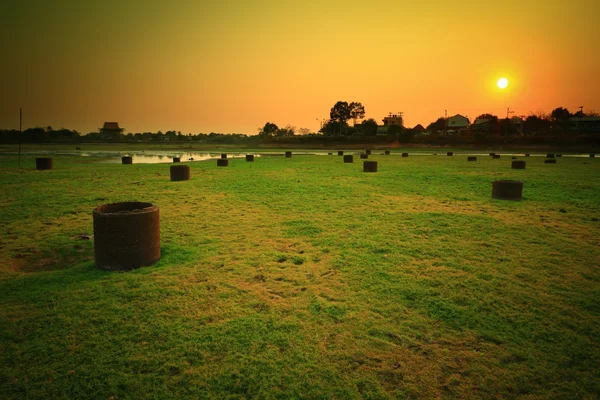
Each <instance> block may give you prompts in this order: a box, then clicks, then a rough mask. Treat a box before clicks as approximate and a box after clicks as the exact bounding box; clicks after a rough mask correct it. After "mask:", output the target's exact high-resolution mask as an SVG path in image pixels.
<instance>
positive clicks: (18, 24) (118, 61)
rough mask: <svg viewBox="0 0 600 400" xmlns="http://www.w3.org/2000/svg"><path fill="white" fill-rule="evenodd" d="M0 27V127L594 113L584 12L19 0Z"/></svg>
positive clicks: (562, 6) (599, 91)
mask: <svg viewBox="0 0 600 400" xmlns="http://www.w3.org/2000/svg"><path fill="white" fill-rule="evenodd" d="M6 3H11V4H6ZM50 3H56V4H50ZM403 3H404V4H403ZM476 3H482V4H476ZM0 15H2V16H3V24H2V25H1V26H0V33H1V36H0V38H1V39H0V41H1V42H0V43H1V47H2V55H3V57H2V60H1V63H2V71H3V72H2V79H1V81H0V93H1V94H2V95H1V98H0V106H1V107H0V129H1V128H18V124H19V121H18V118H19V107H23V110H24V111H23V112H24V127H25V128H27V127H33V126H48V125H50V126H52V127H53V128H55V129H56V128H60V127H65V128H70V129H76V130H78V131H80V132H83V133H87V132H90V131H95V130H96V129H97V128H99V127H101V126H102V124H103V122H104V121H118V122H119V123H120V125H121V126H122V127H123V128H125V129H126V131H127V132H143V131H158V130H162V131H163V132H164V131H167V130H176V131H181V132H183V133H188V132H192V133H199V132H204V133H208V132H223V133H233V132H240V133H248V134H255V133H257V128H258V127H261V126H263V125H264V124H265V122H267V121H270V122H274V123H276V124H278V125H280V126H284V125H287V124H291V125H294V126H296V127H298V128H300V127H307V128H311V129H313V130H317V129H318V127H319V121H317V119H322V118H327V117H328V116H329V109H330V108H331V107H332V106H333V104H335V102H336V101H338V100H343V101H348V102H350V101H359V102H361V103H362V104H363V105H364V106H365V109H366V114H367V115H366V117H367V118H375V119H376V120H378V121H379V122H380V123H381V119H382V118H383V117H384V116H386V115H387V114H388V113H389V112H397V111H402V112H404V115H405V124H406V125H407V126H410V127H412V126H414V125H415V124H417V123H420V124H423V125H425V126H426V125H427V124H429V123H430V122H432V121H434V120H435V119H436V118H438V117H440V116H443V115H444V110H445V109H446V110H448V115H453V114H455V113H461V114H463V115H467V116H468V117H470V118H471V119H473V118H474V117H476V116H477V115H479V114H481V113H484V112H492V113H494V114H497V115H499V116H501V117H502V116H505V115H506V106H510V107H511V109H514V110H515V111H516V115H521V114H522V115H526V114H529V113H530V112H536V111H544V112H547V113H549V112H550V111H551V110H552V109H553V108H555V107H559V106H564V107H567V108H569V109H570V110H571V111H572V112H575V111H577V110H578V107H579V106H584V111H586V110H588V111H589V110H596V111H600V52H599V51H598V38H600V28H599V25H598V23H597V21H598V16H599V15H600V2H599V1H597V0H572V1H569V2H564V1H555V0H548V1H545V2H540V1H530V0H521V1H513V0H508V1H502V2H472V1H436V0H423V1H419V2H401V1H377V0H372V1H368V2H358V1H352V0H345V1H309V0H307V1H304V2H297V1H284V0H278V1H271V0H265V1H249V0H245V1H237V0H220V1H170V2H166V1H156V0H149V1H129V2H126V1H106V0H105V1H87V2H80V1H79V0H78V1H74V0H72V1H56V2H48V1H37V0H36V1H34V0H25V1H19V2H2V5H0ZM501 76H506V77H507V78H508V79H509V81H510V84H509V87H508V88H507V89H505V91H501V90H499V89H498V88H497V87H496V86H495V84H496V80H497V79H498V78H500V77H501Z"/></svg>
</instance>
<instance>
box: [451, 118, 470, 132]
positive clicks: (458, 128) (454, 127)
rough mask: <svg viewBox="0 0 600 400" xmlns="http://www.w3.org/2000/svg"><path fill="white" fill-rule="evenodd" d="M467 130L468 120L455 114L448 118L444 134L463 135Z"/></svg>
mask: <svg viewBox="0 0 600 400" xmlns="http://www.w3.org/2000/svg"><path fill="white" fill-rule="evenodd" d="M468 128H469V118H467V117H465V116H463V115H460V114H456V115H453V116H452V117H449V118H448V121H447V125H446V132H448V133H450V134H457V133H464V132H467V130H468Z"/></svg>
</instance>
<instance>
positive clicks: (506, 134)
mask: <svg viewBox="0 0 600 400" xmlns="http://www.w3.org/2000/svg"><path fill="white" fill-rule="evenodd" d="M508 114H514V111H510V107H506V131H505V133H504V136H508V124H509V121H508Z"/></svg>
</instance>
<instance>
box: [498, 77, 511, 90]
mask: <svg viewBox="0 0 600 400" xmlns="http://www.w3.org/2000/svg"><path fill="white" fill-rule="evenodd" d="M496 85H498V87H499V88H500V89H504V88H506V87H507V86H508V79H506V78H500V79H498V82H497V83H496Z"/></svg>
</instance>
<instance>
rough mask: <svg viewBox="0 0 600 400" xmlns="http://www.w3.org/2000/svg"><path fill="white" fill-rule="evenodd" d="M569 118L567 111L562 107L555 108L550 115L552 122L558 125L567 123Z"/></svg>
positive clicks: (569, 114)
mask: <svg viewBox="0 0 600 400" xmlns="http://www.w3.org/2000/svg"><path fill="white" fill-rule="evenodd" d="M571 116H572V115H571V113H570V112H569V110H567V109H566V108H563V107H557V108H555V109H554V110H552V112H551V113H550V118H551V119H552V121H554V122H558V123H559V124H560V123H565V122H567V121H568V120H569V118H570V117H571Z"/></svg>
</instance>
